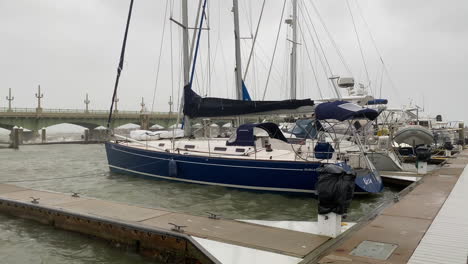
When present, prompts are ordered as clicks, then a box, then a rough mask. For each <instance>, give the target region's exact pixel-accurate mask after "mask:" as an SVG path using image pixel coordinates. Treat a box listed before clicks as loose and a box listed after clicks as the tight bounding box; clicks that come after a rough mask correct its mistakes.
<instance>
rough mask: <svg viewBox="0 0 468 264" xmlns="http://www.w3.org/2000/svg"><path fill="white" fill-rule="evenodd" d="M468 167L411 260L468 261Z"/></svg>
mask: <svg viewBox="0 0 468 264" xmlns="http://www.w3.org/2000/svg"><path fill="white" fill-rule="evenodd" d="M467 190H468V168H465V170H464V171H463V173H462V175H461V177H460V178H459V180H458V182H457V183H456V185H455V187H454V188H453V191H452V192H451V193H450V195H449V197H448V198H447V201H446V202H445V204H444V206H443V207H442V209H441V210H440V211H439V213H438V214H437V216H436V218H435V219H434V222H433V223H432V224H431V226H430V227H429V229H428V230H427V232H426V234H425V235H424V237H423V238H422V240H421V243H420V244H419V245H418V247H417V248H416V250H415V251H414V254H413V255H412V256H411V258H410V260H409V261H408V263H410V264H416V263H453V264H465V263H466V262H467V261H468V224H467V221H468V213H467V211H466V210H463V209H462V208H466V201H467V200H468V193H467Z"/></svg>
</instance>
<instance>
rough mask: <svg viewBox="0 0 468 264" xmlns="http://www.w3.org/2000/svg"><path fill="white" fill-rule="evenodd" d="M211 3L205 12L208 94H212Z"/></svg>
mask: <svg viewBox="0 0 468 264" xmlns="http://www.w3.org/2000/svg"><path fill="white" fill-rule="evenodd" d="M210 5H211V1H210V2H208V6H207V7H206V14H205V19H206V27H207V28H208V32H207V35H208V47H207V49H208V52H207V53H208V56H207V64H208V71H207V75H208V77H207V79H208V87H207V96H211V37H210V31H211V29H210V20H211V19H210V15H211V13H210Z"/></svg>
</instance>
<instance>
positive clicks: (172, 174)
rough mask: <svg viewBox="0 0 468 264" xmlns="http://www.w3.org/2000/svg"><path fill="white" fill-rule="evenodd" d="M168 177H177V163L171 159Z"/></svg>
mask: <svg viewBox="0 0 468 264" xmlns="http://www.w3.org/2000/svg"><path fill="white" fill-rule="evenodd" d="M169 177H177V162H176V161H175V160H173V159H171V160H170V161H169Z"/></svg>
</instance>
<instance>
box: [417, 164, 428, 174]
mask: <svg viewBox="0 0 468 264" xmlns="http://www.w3.org/2000/svg"><path fill="white" fill-rule="evenodd" d="M416 168H417V169H418V174H427V162H426V161H416Z"/></svg>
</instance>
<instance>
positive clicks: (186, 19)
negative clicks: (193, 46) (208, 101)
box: [182, 0, 190, 85]
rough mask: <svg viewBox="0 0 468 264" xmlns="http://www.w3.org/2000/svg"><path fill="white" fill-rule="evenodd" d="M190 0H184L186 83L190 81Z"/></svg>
mask: <svg viewBox="0 0 468 264" xmlns="http://www.w3.org/2000/svg"><path fill="white" fill-rule="evenodd" d="M187 1H188V0H182V25H183V28H182V30H183V31H182V32H183V33H182V45H183V47H182V49H183V62H184V85H187V84H189V81H190V55H189V32H188V2H187Z"/></svg>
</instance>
